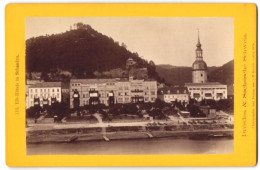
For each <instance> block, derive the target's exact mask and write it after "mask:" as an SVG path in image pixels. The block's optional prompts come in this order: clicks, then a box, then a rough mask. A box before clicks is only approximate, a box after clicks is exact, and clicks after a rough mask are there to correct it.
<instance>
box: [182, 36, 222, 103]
mask: <svg viewBox="0 0 260 170" xmlns="http://www.w3.org/2000/svg"><path fill="white" fill-rule="evenodd" d="M196 46H197V49H196V60H195V61H194V63H193V64H192V83H186V84H185V86H186V87H187V88H188V91H189V95H190V98H191V99H195V100H197V101H201V100H203V99H212V100H220V99H227V85H224V84H221V83H218V82H207V64H206V63H205V61H203V50H202V49H201V43H200V38H199V36H198V43H197V45H196Z"/></svg>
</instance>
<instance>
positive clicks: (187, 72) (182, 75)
mask: <svg viewBox="0 0 260 170" xmlns="http://www.w3.org/2000/svg"><path fill="white" fill-rule="evenodd" d="M156 72H157V73H158V74H159V76H160V77H161V78H163V79H164V80H165V82H166V83H167V84H169V85H176V84H182V85H184V84H185V83H187V82H191V81H192V68H191V67H178V66H172V65H156ZM208 81H210V82H220V83H223V84H228V85H230V84H233V83H234V60H231V61H229V62H228V63H226V64H224V65H223V66H220V67H214V66H213V67H208Z"/></svg>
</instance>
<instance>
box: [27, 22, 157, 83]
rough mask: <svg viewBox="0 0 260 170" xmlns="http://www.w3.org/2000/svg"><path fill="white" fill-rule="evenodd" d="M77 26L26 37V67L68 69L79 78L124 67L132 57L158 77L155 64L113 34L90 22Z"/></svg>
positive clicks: (152, 75)
mask: <svg viewBox="0 0 260 170" xmlns="http://www.w3.org/2000/svg"><path fill="white" fill-rule="evenodd" d="M76 25H77V28H76V29H73V30H70V31H66V32H64V33H60V34H52V35H46V36H39V37H33V38H30V39H28V40H26V71H27V73H31V72H44V73H50V72H55V70H57V69H60V70H66V71H69V72H71V73H72V74H73V75H75V76H76V77H77V78H87V77H91V76H93V73H94V72H95V71H98V72H103V71H107V70H111V69H115V68H123V69H124V68H125V63H126V60H127V59H128V58H129V57H132V58H133V59H134V60H135V62H136V63H137V66H139V67H147V68H148V73H149V76H151V77H153V78H158V76H157V73H156V72H155V65H154V63H153V62H152V61H150V62H148V61H146V60H144V59H142V58H140V57H139V55H138V53H133V52H130V51H129V50H127V47H126V45H125V44H123V43H122V44H119V43H118V42H116V41H114V40H113V39H112V38H111V37H108V36H106V35H103V34H101V33H99V32H97V31H96V30H94V29H93V28H91V26H89V25H85V24H82V23H77V24H76Z"/></svg>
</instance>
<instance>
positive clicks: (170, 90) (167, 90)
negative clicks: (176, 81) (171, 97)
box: [158, 87, 188, 94]
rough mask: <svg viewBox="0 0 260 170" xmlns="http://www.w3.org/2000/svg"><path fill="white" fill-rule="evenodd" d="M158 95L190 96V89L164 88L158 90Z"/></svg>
mask: <svg viewBox="0 0 260 170" xmlns="http://www.w3.org/2000/svg"><path fill="white" fill-rule="evenodd" d="M177 91H179V93H177ZM185 91H186V92H185ZM158 94H188V89H187V87H163V88H160V89H158Z"/></svg>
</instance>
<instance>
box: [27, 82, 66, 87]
mask: <svg viewBox="0 0 260 170" xmlns="http://www.w3.org/2000/svg"><path fill="white" fill-rule="evenodd" d="M46 87H61V82H43V83H37V84H33V85H31V86H30V87H29V88H46Z"/></svg>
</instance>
